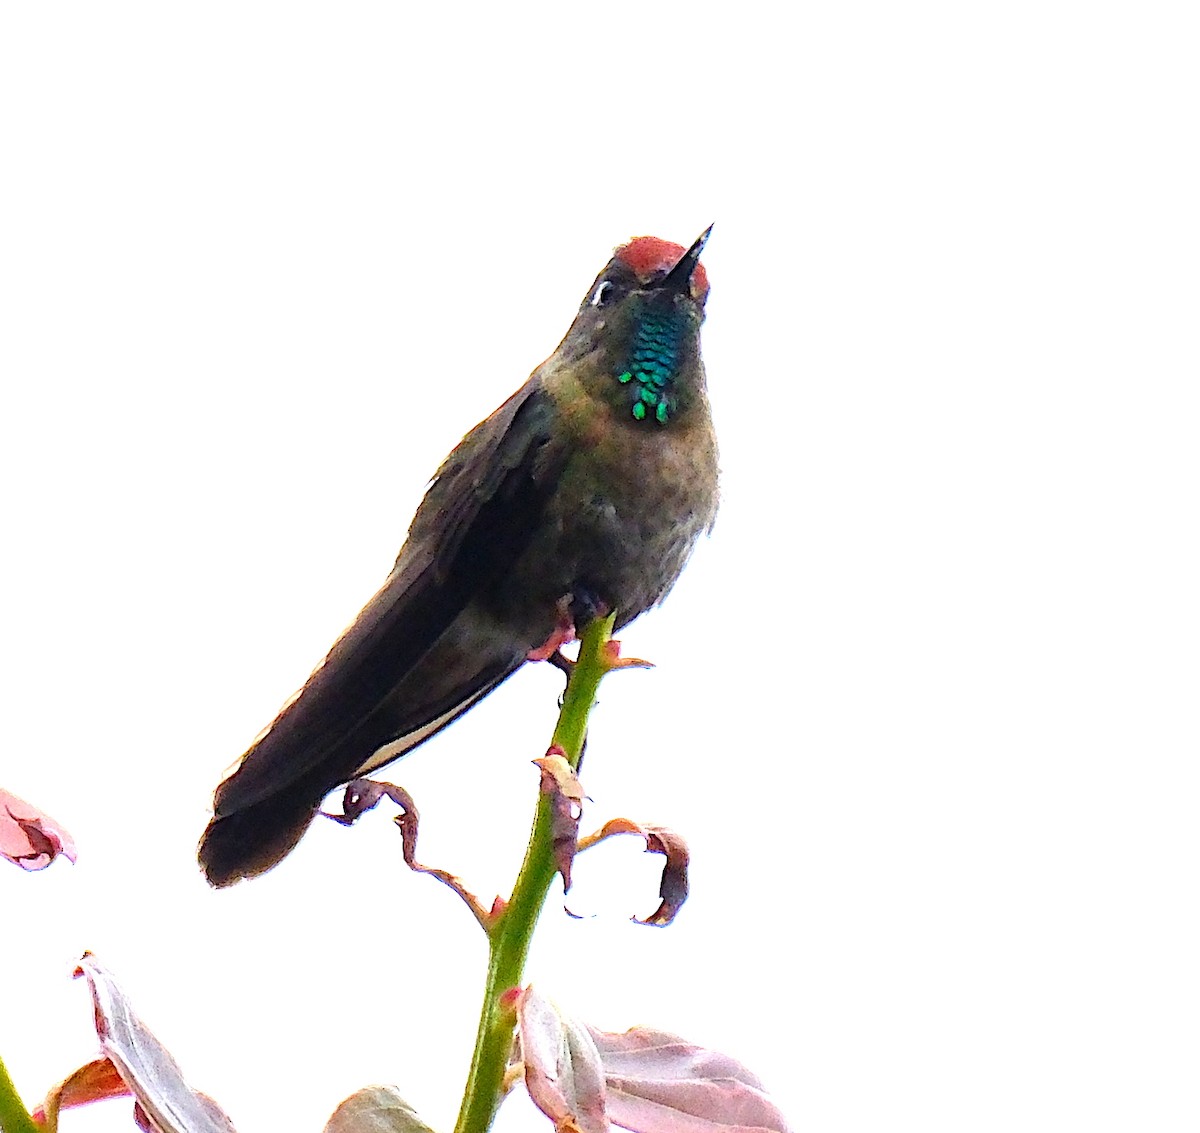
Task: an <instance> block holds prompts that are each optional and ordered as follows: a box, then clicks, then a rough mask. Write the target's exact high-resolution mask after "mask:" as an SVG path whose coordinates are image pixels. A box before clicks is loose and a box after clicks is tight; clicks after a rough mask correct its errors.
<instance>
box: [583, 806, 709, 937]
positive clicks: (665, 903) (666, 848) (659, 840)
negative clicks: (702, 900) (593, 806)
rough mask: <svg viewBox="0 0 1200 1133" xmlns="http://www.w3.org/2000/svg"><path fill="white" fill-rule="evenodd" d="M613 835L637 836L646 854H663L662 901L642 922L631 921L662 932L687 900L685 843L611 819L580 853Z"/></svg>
mask: <svg viewBox="0 0 1200 1133" xmlns="http://www.w3.org/2000/svg"><path fill="white" fill-rule="evenodd" d="M615 834H637V835H640V836H641V837H642V838H643V839H644V840H645V842H646V853H648V854H662V855H663V857H664V858H665V859H666V861H664V862H663V872H662V880H661V881H660V882H659V886H658V895H659V897H660V898H661V900H660V903H659V906H658V908H657V909H655V910H654V912H653V913H651V914H650V916H648V917H647V918H646V919H645V920H641V919H640V918H638V917H634V918H633V919H634V920H635V921H636V922H637V923H638V924H644V925H653V926H655V927H656V928H662V927H665V926H666V925H669V924H670V923H671V922H672V921H673V920H674V919H675V916H676V914H677V913H678V912H679V910H680V908H682V906H683V903H684V901H686V900H687V896H688V874H687V869H688V860H689V858H690V854H689V853H688V848H687V843H686V842H685V841H684V840H683V837H682V835H680V834H677V833H675V831H674V830H670V829H668V828H667V827H666V826H643V825H642V824H641V823H638V822H634V821H632V820H631V819H628V818H613V819H610V820H609V821H608V822H606V823H605V824H604V825H603V826H602V827H601V828H600V829H599V830H597V831H596V833H595V834H589V835H588V837H586V838H585V839H584V840H583V841H582V842H580V843H579V848H580V850H588V849H591V847H592V846H595V845H596V844H597V843H599V842H603V841H604V839H605V838H611V837H612V836H613V835H615Z"/></svg>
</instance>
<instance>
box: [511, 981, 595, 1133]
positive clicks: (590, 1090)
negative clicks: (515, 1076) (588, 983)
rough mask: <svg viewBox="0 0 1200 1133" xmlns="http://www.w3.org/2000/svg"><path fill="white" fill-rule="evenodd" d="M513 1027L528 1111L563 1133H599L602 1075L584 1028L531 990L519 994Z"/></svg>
mask: <svg viewBox="0 0 1200 1133" xmlns="http://www.w3.org/2000/svg"><path fill="white" fill-rule="evenodd" d="M517 1026H518V1029H519V1033H520V1036H521V1057H522V1059H523V1060H524V1063H525V1085H526V1087H527V1088H528V1090H529V1096H530V1097H531V1098H532V1099H533V1103H534V1105H536V1106H537V1107H538V1109H540V1110H541V1111H542V1112H543V1113H544V1114H545V1115H546V1116H547V1117H548V1118H550V1120H551V1121H553V1122H554V1128H555V1129H558V1130H562V1131H563V1133H604V1131H605V1130H607V1129H608V1120H607V1119H606V1117H605V1115H604V1113H605V1110H604V1070H603V1068H602V1067H601V1065H600V1055H599V1054H598V1053H597V1051H596V1046H595V1043H593V1042H592V1039H591V1036H590V1035H589V1034H588V1028H587V1027H585V1026H582V1025H581V1024H579V1023H577V1022H576V1021H575V1020H573V1019H570V1018H568V1017H566V1016H564V1015H562V1014H561V1013H560V1012H559V1010H558V1008H557V1007H555V1006H554V1004H553V1003H551V1002H550V1000H548V999H546V998H545V997H543V996H542V995H539V994H538V993H537V992H536V991H534V990H533V988H532V987H527V988H526V989H525V990H524V991H523V992H522V993H521V998H520V1002H519V1003H518V1006H517Z"/></svg>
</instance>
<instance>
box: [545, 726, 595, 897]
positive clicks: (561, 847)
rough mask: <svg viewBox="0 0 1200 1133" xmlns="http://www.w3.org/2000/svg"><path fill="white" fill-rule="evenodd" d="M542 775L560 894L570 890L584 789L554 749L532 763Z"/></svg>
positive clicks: (561, 753) (571, 769)
mask: <svg viewBox="0 0 1200 1133" xmlns="http://www.w3.org/2000/svg"><path fill="white" fill-rule="evenodd" d="M533 762H534V763H536V764H537V766H538V767H540V768H541V771H542V794H544V795H547V796H548V797H549V799H550V832H551V837H552V839H553V844H554V864H555V865H556V866H558V872H559V873H561V874H562V879H563V892H564V893H565V892H566V891H567V890H568V889H570V888H571V863H572V862H573V861H574V860H575V844H576V839H577V838H578V837H579V818H580V815H581V814H582V813H583V800H584V794H583V787H582V786H581V785H580V782H579V779H578V777H577V776H576V774H575V771H574V769H573V768H572V767H571V765H570V763H568V762H567V758H566V752H564V751H563V749H562V748H561V747H559V746H558V745H557V744H555V745H553V746H552V747H551V748H550V749H549V750H548V751H547V752H546V754H545V755H544V756H542V758H541V759H535V760H534V761H533Z"/></svg>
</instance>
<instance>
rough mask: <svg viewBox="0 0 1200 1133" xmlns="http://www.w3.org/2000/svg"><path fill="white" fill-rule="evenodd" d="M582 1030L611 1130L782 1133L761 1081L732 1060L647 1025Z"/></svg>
mask: <svg viewBox="0 0 1200 1133" xmlns="http://www.w3.org/2000/svg"><path fill="white" fill-rule="evenodd" d="M588 1031H589V1032H590V1034H591V1037H592V1040H593V1042H594V1043H595V1044H596V1049H597V1051H599V1054H600V1060H601V1063H602V1064H603V1066H604V1077H605V1085H606V1088H607V1098H608V1102H607V1105H608V1118H609V1120H610V1121H611V1122H612V1123H613V1124H614V1125H620V1126H622V1127H623V1128H625V1129H631V1130H633V1131H634V1133H789V1131H788V1124H787V1121H786V1119H785V1118H784V1116H783V1114H782V1113H780V1111H779V1108H778V1107H777V1106H776V1105H775V1103H774V1102H772V1101H771V1099H770V1098H769V1097H768V1096H767V1094H766V1092H765V1091H764V1089H763V1085H762V1083H761V1082H760V1081H759V1080H758V1078H757V1077H755V1075H754V1074H752V1073H751V1072H750V1071H749V1070H747V1069H746V1067H745V1066H743V1065H742V1064H741V1063H740V1062H738V1061H737V1060H736V1059H733V1058H730V1057H729V1056H728V1055H724V1054H719V1053H717V1052H716V1051H713V1050H706V1049H705V1048H704V1047H699V1046H696V1045H695V1044H694V1043H689V1042H687V1041H686V1040H684V1039H681V1038H680V1037H679V1036H678V1035H672V1034H668V1033H667V1032H666V1031H656V1030H652V1029H650V1028H648V1027H633V1028H632V1029H630V1030H628V1031H625V1032H624V1033H623V1034H611V1033H610V1032H608V1031H598V1030H596V1029H595V1028H594V1027H589V1028H588Z"/></svg>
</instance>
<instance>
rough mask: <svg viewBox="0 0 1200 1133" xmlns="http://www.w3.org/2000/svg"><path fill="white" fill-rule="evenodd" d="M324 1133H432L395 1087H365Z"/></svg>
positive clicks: (346, 1103)
mask: <svg viewBox="0 0 1200 1133" xmlns="http://www.w3.org/2000/svg"><path fill="white" fill-rule="evenodd" d="M324 1133H433V1130H432V1129H430V1128H429V1126H428V1125H426V1124H425V1122H423V1121H422V1120H421V1119H420V1118H419V1117H418V1116H417V1115H416V1113H415V1112H414V1111H413V1108H412V1107H411V1106H410V1105H409V1104H408V1103H407V1102H406V1101H405V1100H404V1099H403V1098H402V1097H401V1096H400V1094H399V1092H398V1091H397V1090H396V1088H395V1087H394V1086H365V1087H363V1089H361V1090H359V1091H358V1092H357V1093H355V1094H351V1095H350V1096H349V1097H348V1098H347V1099H346V1100H345V1101H344V1102H342V1104H341V1105H339V1106H338V1107H337V1109H335V1110H334V1111H333V1116H332V1117H330V1119H329V1120H328V1121H327V1122H326V1123H325V1130H324Z"/></svg>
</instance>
